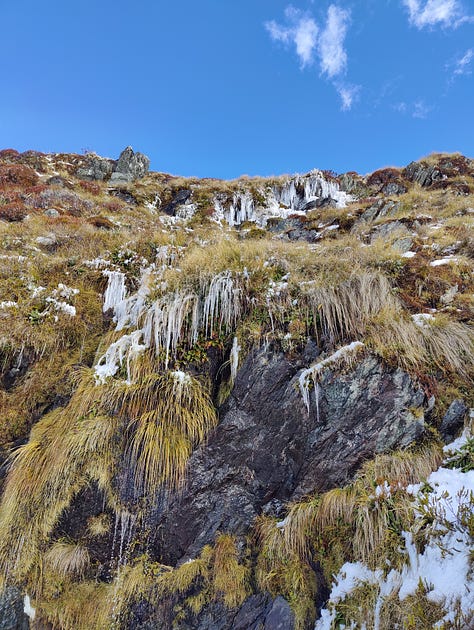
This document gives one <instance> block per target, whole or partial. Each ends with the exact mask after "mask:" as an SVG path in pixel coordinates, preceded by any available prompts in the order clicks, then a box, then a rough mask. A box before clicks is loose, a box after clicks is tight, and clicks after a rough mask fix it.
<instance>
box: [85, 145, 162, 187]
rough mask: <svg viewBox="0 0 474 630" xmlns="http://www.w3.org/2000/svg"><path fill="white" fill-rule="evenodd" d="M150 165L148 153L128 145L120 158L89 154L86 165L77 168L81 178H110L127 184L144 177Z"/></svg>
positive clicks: (116, 182) (117, 182)
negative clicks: (136, 151)
mask: <svg viewBox="0 0 474 630" xmlns="http://www.w3.org/2000/svg"><path fill="white" fill-rule="evenodd" d="M149 167H150V160H149V158H148V157H147V156H146V155H144V154H143V153H135V152H134V150H133V149H132V147H127V148H126V149H124V150H123V151H122V153H121V154H120V156H119V159H118V160H111V159H109V158H103V157H100V156H98V155H95V154H94V153H91V154H89V155H88V156H87V160H86V163H85V165H83V166H81V168H79V169H77V171H76V175H77V177H79V178H80V179H88V180H98V181H105V180H110V181H111V183H113V184H124V183H125V184H126V183H128V182H132V181H134V180H136V179H140V178H141V177H144V176H145V175H146V174H147V172H148V169H149Z"/></svg>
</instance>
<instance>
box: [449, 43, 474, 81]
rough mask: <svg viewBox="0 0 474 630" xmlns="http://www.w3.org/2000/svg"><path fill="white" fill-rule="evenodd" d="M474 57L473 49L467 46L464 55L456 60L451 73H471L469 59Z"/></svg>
mask: <svg viewBox="0 0 474 630" xmlns="http://www.w3.org/2000/svg"><path fill="white" fill-rule="evenodd" d="M473 59H474V50H473V49H472V48H469V49H468V50H466V52H465V53H464V55H463V56H462V57H460V58H459V59H457V60H456V62H455V64H454V70H453V74H456V75H458V76H459V75H462V74H471V61H472V60H473Z"/></svg>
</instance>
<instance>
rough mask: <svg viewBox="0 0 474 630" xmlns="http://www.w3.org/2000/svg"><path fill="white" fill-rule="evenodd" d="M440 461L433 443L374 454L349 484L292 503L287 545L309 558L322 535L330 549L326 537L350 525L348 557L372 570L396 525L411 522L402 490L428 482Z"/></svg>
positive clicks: (387, 550)
mask: <svg viewBox="0 0 474 630" xmlns="http://www.w3.org/2000/svg"><path fill="white" fill-rule="evenodd" d="M441 460H442V453H441V448H440V447H439V446H438V445H436V444H434V445H430V446H425V447H423V448H421V449H420V450H418V451H399V452H396V453H392V454H384V455H378V456H377V457H376V458H375V459H374V460H372V461H370V462H368V463H366V464H365V465H364V466H363V467H362V469H361V471H360V472H359V473H358V475H357V477H356V479H355V480H354V482H353V483H351V484H349V485H348V486H345V487H344V488H335V489H333V490H330V491H329V492H326V493H325V494H323V495H321V496H320V497H315V498H312V499H307V500H306V501H303V502H300V503H296V504H293V505H291V506H290V508H289V511H288V516H287V517H286V519H285V521H284V527H283V528H282V530H283V532H282V534H281V536H282V538H283V540H284V541H285V545H286V546H287V548H288V549H290V550H292V551H293V552H294V553H296V554H298V555H299V556H300V557H303V558H309V557H310V556H311V553H312V551H314V550H315V545H317V544H318V541H320V537H322V538H324V539H325V540H326V543H327V544H329V545H330V544H331V542H330V540H327V538H328V535H329V537H330V538H331V537H333V536H336V537H337V530H338V528H339V527H346V526H348V527H349V528H350V529H351V530H352V531H351V533H350V534H349V535H348V536H347V545H348V552H349V548H350V557H351V558H352V559H353V560H354V559H355V560H361V561H363V562H365V563H367V564H369V565H370V566H374V565H375V564H376V563H377V562H379V561H380V557H381V554H383V553H390V551H391V542H390V541H392V542H393V540H394V539H393V536H392V534H394V533H395V534H396V532H397V531H398V529H400V531H401V527H400V528H398V525H400V526H401V524H402V523H405V524H407V523H409V522H410V520H411V518H412V506H411V500H410V498H409V497H408V496H407V495H406V493H405V492H403V490H404V489H405V488H406V487H407V485H409V484H412V483H419V482H420V481H422V480H423V479H426V478H427V477H428V476H429V474H430V473H431V472H432V471H433V470H435V469H436V468H437V467H439V465H440V463H441ZM377 487H379V488H381V491H380V492H377V491H376V488H377ZM397 524H398V525H397ZM346 533H347V532H346ZM274 535H275V536H276V535H277V534H276V533H274ZM277 540H279V538H277Z"/></svg>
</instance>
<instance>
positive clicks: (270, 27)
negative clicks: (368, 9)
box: [265, 4, 360, 111]
mask: <svg viewBox="0 0 474 630" xmlns="http://www.w3.org/2000/svg"><path fill="white" fill-rule="evenodd" d="M285 18H286V24H285V25H281V24H278V23H277V22H275V21H274V20H272V21H270V22H266V23H265V28H266V30H267V31H268V33H269V35H270V37H271V38H272V39H273V41H276V42H282V43H283V44H285V45H287V46H291V45H293V46H294V47H295V49H296V53H297V55H298V58H299V60H300V62H301V67H302V68H305V67H306V66H310V65H311V64H313V63H314V61H315V53H317V57H318V61H319V64H320V68H321V74H322V75H323V76H325V77H327V78H328V79H331V80H332V81H333V84H334V87H335V88H336V90H337V92H338V94H339V96H340V97H341V101H342V106H341V108H342V110H343V111H347V110H349V109H350V108H351V107H352V104H353V103H354V101H355V100H356V97H357V94H358V92H359V90H360V86H355V85H345V84H341V83H340V77H342V76H343V75H344V73H345V71H346V68H347V52H346V50H345V48H344V41H345V38H346V35H347V30H348V28H349V22H350V12H349V11H348V10H346V9H342V8H341V7H338V6H336V5H334V4H331V5H330V6H329V8H328V12H327V18H326V24H325V25H324V27H321V29H320V28H319V27H318V25H317V24H316V22H315V20H314V19H313V18H312V17H311V15H310V14H309V13H307V12H304V11H301V10H300V9H296V8H295V7H293V6H291V5H290V6H289V7H287V9H286V10H285Z"/></svg>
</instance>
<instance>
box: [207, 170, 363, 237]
mask: <svg viewBox="0 0 474 630" xmlns="http://www.w3.org/2000/svg"><path fill="white" fill-rule="evenodd" d="M257 193H258V195H257V197H258V200H257V199H256V198H254V194H253V193H252V191H250V190H244V191H239V192H236V193H234V195H233V196H232V199H231V200H230V202H229V201H228V200H227V201H226V199H225V197H223V196H222V195H217V196H216V198H215V199H214V209H215V215H216V218H218V219H224V220H226V221H227V223H228V224H229V225H230V226H231V227H232V226H234V225H241V224H242V223H244V222H245V221H252V222H255V223H257V224H258V225H262V226H265V224H266V222H267V220H268V219H269V218H270V217H282V218H285V217H288V216H289V215H291V214H305V213H306V212H307V211H308V209H309V208H308V206H310V207H313V206H312V205H311V204H312V202H318V201H322V200H326V199H329V200H331V201H332V202H333V203H334V204H335V206H336V207H337V208H344V207H345V206H346V204H347V203H348V202H349V201H351V196H350V195H348V194H347V193H346V192H344V191H342V190H340V188H339V184H338V183H337V182H336V181H330V180H328V179H326V178H325V176H324V174H323V173H322V172H321V171H319V170H313V171H311V172H310V173H308V174H306V175H296V176H294V177H290V178H286V179H282V180H281V183H278V184H274V185H273V186H271V187H266V188H264V187H262V186H261V187H260V188H259V189H257ZM313 205H317V203H315V204H313Z"/></svg>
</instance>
